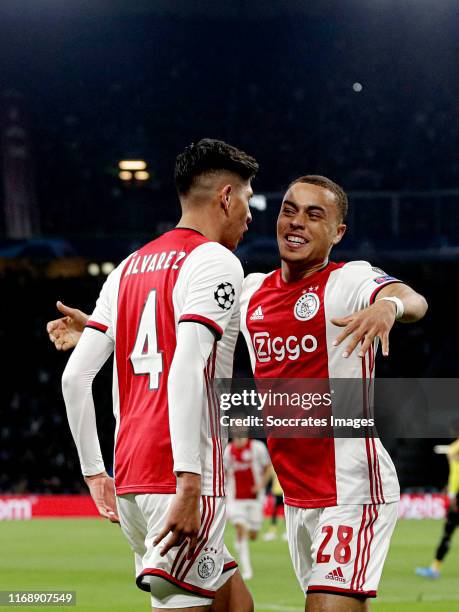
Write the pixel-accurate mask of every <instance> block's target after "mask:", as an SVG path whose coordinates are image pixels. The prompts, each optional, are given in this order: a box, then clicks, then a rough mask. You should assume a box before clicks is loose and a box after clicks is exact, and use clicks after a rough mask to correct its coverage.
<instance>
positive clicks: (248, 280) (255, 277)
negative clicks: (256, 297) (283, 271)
mask: <svg viewBox="0 0 459 612" xmlns="http://www.w3.org/2000/svg"><path fill="white" fill-rule="evenodd" d="M274 272H275V270H273V271H271V272H268V273H266V274H265V273H263V272H252V273H251V274H247V276H246V277H245V278H244V282H243V283H242V294H243V295H244V294H245V295H246V296H247V295H251V294H253V293H254V292H255V291H257V290H258V289H259V288H260V287H261V286H262V284H263V283H264V282H265V281H266V280H267V279H268V278H270V277H271V276H272V274H274Z"/></svg>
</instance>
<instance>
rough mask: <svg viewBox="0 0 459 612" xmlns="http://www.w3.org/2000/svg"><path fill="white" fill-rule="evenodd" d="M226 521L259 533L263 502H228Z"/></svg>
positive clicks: (236, 500)
mask: <svg viewBox="0 0 459 612" xmlns="http://www.w3.org/2000/svg"><path fill="white" fill-rule="evenodd" d="M227 509H228V520H229V521H231V522H232V523H234V524H235V525H244V527H246V528H247V529H248V530H249V531H260V529H261V526H262V525H263V501H261V500H258V499H231V500H228V504H227Z"/></svg>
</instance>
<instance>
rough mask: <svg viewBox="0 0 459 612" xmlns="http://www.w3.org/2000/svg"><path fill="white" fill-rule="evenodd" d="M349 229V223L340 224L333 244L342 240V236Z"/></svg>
mask: <svg viewBox="0 0 459 612" xmlns="http://www.w3.org/2000/svg"><path fill="white" fill-rule="evenodd" d="M346 230H347V225H344V223H340V224H339V225H338V227H337V228H336V234H335V237H334V238H333V244H334V245H335V244H338V242H341V239H342V237H343V236H344V234H345V233H346Z"/></svg>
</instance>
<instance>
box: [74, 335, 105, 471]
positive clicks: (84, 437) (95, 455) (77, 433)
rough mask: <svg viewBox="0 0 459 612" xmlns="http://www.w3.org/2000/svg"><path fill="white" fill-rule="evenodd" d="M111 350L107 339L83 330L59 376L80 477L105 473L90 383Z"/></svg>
mask: <svg viewBox="0 0 459 612" xmlns="http://www.w3.org/2000/svg"><path fill="white" fill-rule="evenodd" d="M112 350H113V344H112V342H111V340H110V339H109V338H107V337H106V336H105V335H103V334H101V333H100V332H96V331H94V330H86V331H85V332H84V333H83V335H82V336H81V339H80V342H79V343H78V345H77V346H76V348H75V350H74V352H73V353H72V355H71V357H70V359H69V361H68V363H67V367H66V368H65V370H64V374H63V375H62V393H63V396H64V401H65V407H66V411H67V419H68V422H69V426H70V431H71V432H72V436H73V439H74V441H75V445H76V447H77V451H78V456H79V459H80V464H81V471H82V473H83V475H84V476H93V475H96V474H100V473H103V472H104V471H105V466H104V462H103V459H102V453H101V450H100V444H99V438H98V436H97V425H96V414H95V408H94V400H93V395H92V383H93V380H94V378H95V376H96V374H97V373H98V372H99V370H100V368H101V367H102V366H103V364H104V363H105V362H106V360H107V359H108V357H109V356H110V354H111V353H112Z"/></svg>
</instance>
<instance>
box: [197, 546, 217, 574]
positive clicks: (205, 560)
mask: <svg viewBox="0 0 459 612" xmlns="http://www.w3.org/2000/svg"><path fill="white" fill-rule="evenodd" d="M206 550H207V549H206ZM214 571H215V561H214V560H213V558H212V556H211V555H210V554H208V553H206V554H205V555H203V556H202V557H201V559H200V560H199V562H198V574H199V576H200V577H201V578H202V579H203V580H207V579H208V578H210V577H211V576H212V574H213V573H214Z"/></svg>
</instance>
